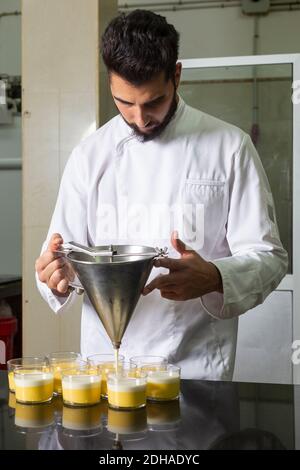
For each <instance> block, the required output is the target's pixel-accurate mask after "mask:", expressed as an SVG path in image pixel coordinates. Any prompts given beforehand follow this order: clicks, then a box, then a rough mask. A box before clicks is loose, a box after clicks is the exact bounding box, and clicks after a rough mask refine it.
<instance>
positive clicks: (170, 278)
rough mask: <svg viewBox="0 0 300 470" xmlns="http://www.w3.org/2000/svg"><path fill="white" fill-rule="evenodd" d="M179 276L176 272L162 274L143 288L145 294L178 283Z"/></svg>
mask: <svg viewBox="0 0 300 470" xmlns="http://www.w3.org/2000/svg"><path fill="white" fill-rule="evenodd" d="M176 282H178V276H177V275H176V274H160V275H159V276H157V277H156V278H155V279H153V281H151V282H150V283H149V284H148V285H147V286H146V287H145V288H144V290H143V294H144V295H147V294H149V293H150V292H152V291H153V290H154V289H161V288H163V287H165V286H169V285H172V286H173V285H174V284H175V285H176Z"/></svg>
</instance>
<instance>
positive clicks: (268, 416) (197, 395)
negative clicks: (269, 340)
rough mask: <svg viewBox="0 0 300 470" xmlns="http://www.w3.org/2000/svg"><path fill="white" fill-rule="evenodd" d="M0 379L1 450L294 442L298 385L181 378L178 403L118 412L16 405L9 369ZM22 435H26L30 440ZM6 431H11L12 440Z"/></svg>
mask: <svg viewBox="0 0 300 470" xmlns="http://www.w3.org/2000/svg"><path fill="white" fill-rule="evenodd" d="M1 377H4V375H1V374H0V379H1ZM2 383H3V384H5V387H6V391H7V402H4V403H2V404H1V403H0V409H1V412H2V414H4V415H5V414H6V416H7V418H5V416H4V418H5V419H4V421H3V422H4V423H5V424H4V428H3V432H4V439H3V441H2V442H4V444H5V445H6V447H4V448H9V447H8V446H7V442H12V446H13V445H14V443H15V442H16V441H18V443H19V445H21V448H23V447H24V448H33V449H35V448H38V449H49V450H51V449H70V450H72V449H91V450H110V449H124V450H133V449H141V450H157V449H164V450H168V449H170V450H175V449H178V450H179V449H180V450H188V449H199V450H201V449H281V448H286V449H290V448H294V447H295V446H296V444H295V431H294V426H295V425H297V421H295V418H294V415H295V413H296V410H297V406H298V405H299V403H300V400H299V402H296V401H295V389H296V388H297V387H292V386H283V385H281V386H280V385H266V384H254V383H252V384H246V383H242V384H238V383H232V382H208V381H194V380H183V381H182V383H181V394H180V399H179V400H176V401H172V402H159V403H158V402H150V401H149V402H147V404H146V407H143V408H140V409H136V410H117V409H113V408H109V405H108V403H107V401H106V400H102V401H101V402H100V403H99V404H97V405H94V406H90V407H82V408H80V407H79V408H70V407H66V406H63V402H62V398H61V397H57V398H54V399H53V400H52V401H51V402H50V403H46V404H39V405H24V404H20V403H16V402H15V395H14V394H9V395H8V387H7V374H6V376H5V382H4V381H2ZM299 390H300V388H299ZM299 396H300V393H299ZM7 405H9V406H7ZM298 409H299V408H298ZM14 433H15V434H19V436H18V438H17V436H13V435H14ZM26 434H30V438H29V439H27V438H26ZM20 435H21V437H22V440H20ZM23 435H25V438H24V436H23ZM7 436H13V438H12V440H11V441H9V440H8V439H9V437H7ZM20 442H21V444H20ZM22 446H23V447H22ZM13 448H14V447H13Z"/></svg>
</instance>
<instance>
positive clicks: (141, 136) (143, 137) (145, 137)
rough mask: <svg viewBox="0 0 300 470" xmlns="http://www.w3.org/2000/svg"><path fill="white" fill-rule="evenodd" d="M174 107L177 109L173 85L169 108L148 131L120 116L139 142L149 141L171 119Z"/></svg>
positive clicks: (158, 133)
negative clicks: (161, 118)
mask: <svg viewBox="0 0 300 470" xmlns="http://www.w3.org/2000/svg"><path fill="white" fill-rule="evenodd" d="M176 109H177V95H176V88H175V87H174V94H173V98H172V102H171V104H170V108H169V110H168V112H167V114H166V115H165V117H164V119H163V120H162V122H160V123H159V124H157V125H155V127H154V128H153V129H152V130H151V131H150V132H142V131H141V130H140V129H139V128H138V127H137V126H136V125H135V124H130V123H129V122H127V121H126V119H125V118H124V116H123V115H122V114H121V116H122V118H123V119H124V121H125V122H126V124H127V125H128V126H129V127H130V128H131V129H132V131H133V135H134V136H135V137H136V138H137V139H138V140H139V141H140V142H149V140H153V139H155V138H156V137H158V136H160V135H161V133H162V132H163V131H164V130H165V128H166V127H167V125H168V124H169V122H170V121H171V119H172V118H173V116H174V114H175V113H176ZM150 125H151V123H150ZM146 129H147V126H146Z"/></svg>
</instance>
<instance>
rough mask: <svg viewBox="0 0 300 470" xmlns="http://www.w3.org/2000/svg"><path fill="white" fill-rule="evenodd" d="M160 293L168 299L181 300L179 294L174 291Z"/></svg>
mask: <svg viewBox="0 0 300 470" xmlns="http://www.w3.org/2000/svg"><path fill="white" fill-rule="evenodd" d="M160 295H161V296H162V297H163V298H164V299H167V300H180V299H179V297H178V294H176V292H173V291H161V292H160Z"/></svg>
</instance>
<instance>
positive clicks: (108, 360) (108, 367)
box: [87, 354, 125, 398]
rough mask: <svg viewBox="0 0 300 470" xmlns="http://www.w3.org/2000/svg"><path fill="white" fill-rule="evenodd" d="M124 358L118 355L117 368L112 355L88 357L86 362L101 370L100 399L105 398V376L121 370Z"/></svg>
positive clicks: (114, 357)
mask: <svg viewBox="0 0 300 470" xmlns="http://www.w3.org/2000/svg"><path fill="white" fill-rule="evenodd" d="M124 360H125V358H124V356H122V354H119V356H118V366H117V363H116V356H115V355H114V354H93V355H92V356H88V358H87V361H88V363H89V364H90V365H92V366H97V367H98V368H99V370H101V376H102V377H101V378H102V383H101V397H102V398H107V374H109V373H110V372H114V371H115V370H116V368H117V367H118V369H122V368H123V364H124Z"/></svg>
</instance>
